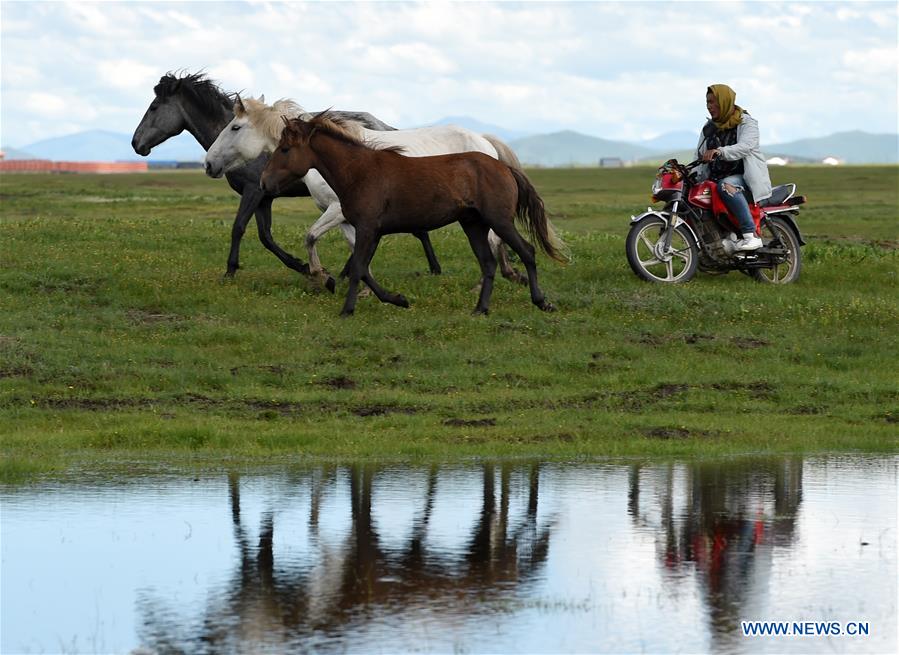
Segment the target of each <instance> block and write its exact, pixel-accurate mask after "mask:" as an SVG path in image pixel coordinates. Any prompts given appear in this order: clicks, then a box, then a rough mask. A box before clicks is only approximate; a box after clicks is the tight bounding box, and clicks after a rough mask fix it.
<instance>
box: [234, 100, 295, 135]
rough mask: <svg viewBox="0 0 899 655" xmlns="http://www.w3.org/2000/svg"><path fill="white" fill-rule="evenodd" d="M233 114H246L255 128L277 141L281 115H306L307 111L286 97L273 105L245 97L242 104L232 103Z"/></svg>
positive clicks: (280, 126)
mask: <svg viewBox="0 0 899 655" xmlns="http://www.w3.org/2000/svg"><path fill="white" fill-rule="evenodd" d="M234 115H235V116H237V117H240V118H242V117H244V116H246V117H247V119H248V120H249V121H250V124H251V125H252V126H253V127H254V128H255V129H256V130H258V131H259V132H260V133H261V134H263V135H264V136H265V137H266V138H268V139H270V140H272V141H274V142H276V143H277V141H278V139H280V138H281V132H282V130H284V121H283V120H282V119H281V117H282V116H286V117H287V118H296V117H298V116H305V115H308V112H307V111H306V110H305V109H303V108H302V107H301V106H300V105H298V104H297V103H296V102H294V101H293V100H290V99H288V98H282V99H281V100H278V101H277V102H275V104H273V105H267V104H265V102H264V101H263V100H262V99H261V98H260V99H259V100H256V99H255V98H247V99H246V100H244V101H243V106H241V103H240V102H237V103H235V104H234Z"/></svg>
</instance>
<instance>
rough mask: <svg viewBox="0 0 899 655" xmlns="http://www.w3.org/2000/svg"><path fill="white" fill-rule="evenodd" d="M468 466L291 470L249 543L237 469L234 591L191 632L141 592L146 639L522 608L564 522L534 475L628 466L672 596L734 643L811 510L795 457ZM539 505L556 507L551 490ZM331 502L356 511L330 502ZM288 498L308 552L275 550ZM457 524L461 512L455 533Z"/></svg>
mask: <svg viewBox="0 0 899 655" xmlns="http://www.w3.org/2000/svg"><path fill="white" fill-rule="evenodd" d="M574 468H577V467H574ZM466 471H467V472H466V475H467V478H465V479H464V480H463V481H462V484H461V485H460V482H459V470H458V469H455V470H450V471H448V472H441V470H440V469H439V468H438V467H437V466H432V467H430V469H425V470H418V471H416V470H411V471H410V470H409V469H405V470H390V469H386V468H378V467H375V466H372V465H362V466H353V467H349V468H344V467H335V466H329V467H322V468H319V469H315V470H308V471H301V472H298V473H293V474H291V476H292V477H290V478H288V479H287V480H286V481H285V482H286V484H285V485H284V486H283V488H289V489H293V490H294V491H297V490H299V492H300V493H301V495H302V503H298V502H297V498H298V496H296V495H294V497H293V499H291V498H289V497H287V496H284V495H283V489H281V488H279V489H272V490H271V491H270V492H269V491H267V492H266V493H267V494H268V495H269V496H270V501H271V502H269V503H268V504H267V506H266V508H265V509H263V510H262V511H261V512H260V518H259V528H258V532H256V533H255V534H257V535H258V539H253V538H251V536H250V534H251V533H254V530H253V527H254V526H255V521H248V517H247V515H245V510H244V508H243V507H242V505H241V477H240V476H239V475H238V474H237V473H232V474H230V476H229V479H228V483H229V484H228V492H229V506H230V511H231V521H232V527H233V539H234V543H235V545H236V548H237V551H238V553H239V555H238V557H237V563H236V565H235V568H234V570H233V571H232V573H231V574H230V576H229V577H228V579H227V581H226V584H225V589H223V590H222V591H221V592H220V593H208V594H207V596H206V597H207V599H208V600H207V606H206V607H205V609H203V610H202V612H201V613H200V614H201V618H200V619H199V620H198V621H194V622H192V623H190V624H184V623H182V622H181V617H180V616H179V614H178V612H177V611H174V610H173V609H172V608H171V607H170V605H169V603H168V602H167V601H166V600H164V599H161V598H159V597H158V596H157V595H155V594H153V593H152V591H148V590H142V591H140V592H139V596H138V614H139V627H138V633H139V638H140V642H141V644H142V645H143V646H144V647H145V648H148V649H150V650H151V651H153V652H158V653H182V652H190V653H221V652H235V653H237V652H260V651H266V652H268V651H271V652H283V651H289V650H292V649H297V648H300V649H303V650H316V649H328V648H329V647H332V648H334V647H336V648H337V649H341V648H343V647H345V643H344V645H343V646H341V644H342V643H343V642H342V641H341V639H342V637H343V636H344V635H345V634H346V633H347V631H354V630H355V631H357V632H358V631H364V630H365V628H366V625H367V623H366V622H367V621H370V620H371V619H372V618H373V617H376V616H377V615H379V614H381V615H390V614H393V618H392V620H393V621H394V622H395V623H391V624H390V626H394V627H395V628H396V629H398V630H402V629H403V628H406V627H407V626H408V625H410V624H411V623H412V622H414V621H415V618H416V617H421V616H428V613H429V612H431V613H432V614H431V615H432V616H433V613H434V612H437V613H445V612H447V611H448V613H449V614H451V615H453V616H459V617H462V616H465V615H468V614H472V613H477V612H479V611H480V610H479V608H484V607H486V606H488V605H489V604H490V603H491V602H492V601H499V602H504V601H505V600H507V599H510V598H514V596H513V595H512V594H514V592H515V590H517V589H519V590H520V589H523V588H525V587H527V586H528V585H530V584H532V583H535V582H537V581H539V579H540V577H541V576H543V575H544V569H545V567H546V563H547V561H548V556H549V553H550V550H551V546H552V535H553V530H554V528H556V526H557V524H558V523H559V521H560V520H561V518H560V517H559V516H558V515H557V512H556V511H555V510H553V511H549V510H547V509H546V507H544V506H542V504H541V503H545V502H546V501H545V500H544V501H540V499H539V496H540V493H539V492H540V490H541V479H543V480H544V485H543V486H544V488H545V489H549V490H551V489H552V487H553V485H552V480H553V479H554V477H555V475H557V474H558V475H560V477H561V479H562V480H564V478H565V477H566V476H567V475H569V474H573V475H574V476H575V477H577V476H578V475H579V474H580V473H585V474H586V476H587V477H588V478H589V479H591V480H593V483H595V484H597V485H601V486H602V487H603V488H605V486H606V485H608V487H609V488H613V487H618V485H619V484H620V482H623V481H624V480H623V479H622V475H623V474H624V472H625V471H627V483H628V489H627V500H626V507H625V506H624V503H623V502H622V505H621V507H620V512H622V513H624V512H625V511H626V512H627V515H628V516H629V518H630V523H631V525H632V526H633V528H634V530H635V531H636V532H638V533H644V534H651V535H652V538H653V539H654V540H655V543H656V558H657V562H658V565H659V568H660V570H662V571H663V576H662V578H663V581H662V584H663V586H664V585H670V586H671V588H672V590H673V591H674V592H675V595H677V591H678V590H679V589H681V588H682V587H681V585H684V584H692V583H694V582H695V584H697V585H698V586H699V587H700V590H699V594H698V597H699V598H700V599H701V602H702V603H703V604H704V605H705V606H706V609H707V612H705V613H704V614H706V615H707V616H708V617H709V620H710V624H711V625H710V626H709V632H710V633H711V634H712V635H713V637H712V639H713V640H715V639H717V638H718V637H719V636H720V637H721V638H722V639H724V638H727V636H728V635H729V636H730V637H731V638H732V637H733V635H734V633H735V630H736V628H737V627H738V626H739V621H740V620H741V619H745V618H746V617H747V616H748V615H752V613H753V603H754V601H755V600H757V599H758V600H759V601H760V602H763V601H764V597H765V596H766V595H767V593H768V590H767V581H768V578H769V577H770V573H771V568H772V553H773V552H774V550H776V549H777V548H781V547H789V546H790V545H791V544H792V543H793V540H794V531H795V526H796V519H797V513H798V510H799V505H800V503H801V500H802V461H801V460H799V459H796V460H789V459H788V460H771V461H769V460H751V461H748V462H747V461H741V462H727V463H720V462H712V463H690V464H672V465H668V466H659V465H651V466H650V465H646V466H642V465H633V466H631V467H630V468H629V469H624V468H623V467H620V466H609V467H605V468H602V469H600V470H598V471H597V470H596V469H593V468H590V467H584V471H580V470H579V469H578V470H574V471H572V467H569V468H567V469H566V468H564V467H559V468H558V469H557V470H553V469H552V465H545V464H520V463H514V464H513V463H502V464H499V465H494V464H485V465H483V466H480V467H478V468H476V469H472V468H469V469H467V470H466ZM442 473H443V475H442ZM547 477H549V478H550V484H549V485H547V484H546V478H547ZM559 481H561V480H557V482H559ZM443 485H446V486H443ZM387 486H389V487H391V488H392V489H394V490H395V489H397V488H400V489H402V490H403V494H404V497H405V498H406V499H407V500H408V499H412V498H414V499H415V503H414V505H415V514H416V515H415V519H414V521H412V524H411V529H409V530H406V531H402V530H401V531H400V532H401V533H402V537H401V538H396V535H395V534H388V533H389V532H391V531H392V527H395V524H393V526H392V527H391V525H390V522H389V521H386V522H379V520H378V517H379V516H381V517H383V516H384V513H382V514H380V515H379V514H378V508H377V507H376V502H377V500H378V499H379V498H384V497H387V496H389V494H385V496H380V495H379V489H383V488H385V487H387ZM478 487H480V488H479V489H478ZM441 490H444V491H445V492H446V496H447V497H448V502H449V503H450V504H452V505H454V507H455V509H456V510H459V509H460V507H461V508H462V510H463V511H468V510H470V512H469V513H470V514H472V516H470V517H469V518H470V519H471V520H470V522H469V523H468V524H467V526H468V527H467V530H465V531H464V535H463V536H461V537H460V538H459V541H458V544H457V545H451V544H449V543H448V541H449V539H448V538H447V537H446V534H447V531H446V530H445V528H446V527H447V526H446V524H444V525H443V526H442V527H443V528H444V532H443V533H440V529H441V526H439V525H435V524H434V514H435V507H439V506H440V505H441V503H444V507H445V503H447V500H446V499H444V500H441V498H440V492H441ZM279 494H281V496H280V497H278V496H279ZM544 495H545V496H549V497H550V498H551V497H552V493H551V491H544ZM338 497H340V498H343V499H344V500H345V501H347V502H343V501H341V502H335V499H336V498H338ZM285 498H287V500H286V501H285ZM621 498H622V500H623V499H624V494H622V496H621ZM464 499H470V500H471V501H472V502H471V504H470V505H465V500H464ZM291 503H293V504H294V505H297V504H301V505H302V507H303V508H304V509H303V516H304V517H305V519H304V520H305V522H306V525H305V534H306V539H307V540H308V544H307V546H308V548H307V550H306V551H304V552H303V554H302V556H301V557H297V553H296V552H293V553H291V548H290V545H287V547H285V544H284V541H283V537H282V541H281V542H280V546H279V547H276V545H275V544H276V540H275V534H276V524H277V519H278V517H281V516H286V514H285V513H284V509H285V507H288V506H290V504H291ZM307 504H308V508H307V507H306V505H307ZM257 505H258V504H257ZM463 506H464V507H463ZM335 508H339V509H340V511H342V512H344V513H345V514H348V516H346V515H345V516H343V520H345V521H346V523H345V527H344V528H341V529H337V530H335V529H334V526H335V521H336V520H337V518H336V517H335V516H334V514H336V513H338V512H335ZM257 509H258V507H257ZM395 509H396V508H395V507H393V508H388V509H387V511H386V513H387V514H391V515H392V514H395V513H396V512H395ZM538 509H539V510H540V511H538ZM250 511H251V512H252V510H250ZM438 513H439V512H438ZM291 516H293V517H294V519H295V517H296V516H297V514H293V515H291ZM567 518H568V519H569V520H575V521H577V520H582V519H586V518H589V517H576V516H573V517H567ZM460 522H461V520H460V518H459V515H458V514H457V515H454V518H453V519H452V521H451V523H452V528H453V529H458V526H459V525H460ZM248 523H251V524H252V525H248ZM278 525H280V524H278ZM291 528H293V529H294V530H295V529H296V526H295V525H294V526H290V525H288V522H287V521H286V520H285V521H284V525H283V528H279V529H282V530H283V531H284V532H285V534H286V533H288V532H290V531H291ZM394 531H395V530H394ZM254 542H255V543H254ZM585 548H586V550H585V551H584V553H585V555H588V554H590V555H596V553H597V552H598V551H597V550H596V548H597V545H596V544H595V543H593V544H588V545H585ZM299 550H302V549H299ZM435 608H436V609H435ZM382 629H383V627H382ZM363 633H364V632H363Z"/></svg>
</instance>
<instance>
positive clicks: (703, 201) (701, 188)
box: [687, 182, 715, 207]
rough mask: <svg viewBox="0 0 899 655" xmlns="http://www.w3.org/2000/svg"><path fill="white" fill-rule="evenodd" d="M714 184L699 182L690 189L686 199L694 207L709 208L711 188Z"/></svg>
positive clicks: (710, 204)
mask: <svg viewBox="0 0 899 655" xmlns="http://www.w3.org/2000/svg"><path fill="white" fill-rule="evenodd" d="M714 184H715V183H714V182H701V183H700V184H697V185H696V186H694V187H693V188H692V189H690V195H689V196H688V198H687V199H688V200H689V201H690V203H692V204H694V205H698V206H700V207H711V206H712V187H713V186H714Z"/></svg>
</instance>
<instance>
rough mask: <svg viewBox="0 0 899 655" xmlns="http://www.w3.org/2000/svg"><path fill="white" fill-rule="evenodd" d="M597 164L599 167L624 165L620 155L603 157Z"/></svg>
mask: <svg viewBox="0 0 899 655" xmlns="http://www.w3.org/2000/svg"><path fill="white" fill-rule="evenodd" d="M599 166H600V167H601V168H621V167H622V166H624V162H623V161H621V157H603V158H601V159H600V160H599Z"/></svg>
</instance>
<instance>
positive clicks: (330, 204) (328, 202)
mask: <svg viewBox="0 0 899 655" xmlns="http://www.w3.org/2000/svg"><path fill="white" fill-rule="evenodd" d="M282 116H286V117H287V118H296V117H300V118H303V119H308V118H311V117H312V114H310V113H308V112H306V111H305V110H304V109H303V108H302V107H301V106H300V105H298V104H297V103H295V102H294V101H293V100H287V99H283V100H278V101H277V102H275V103H274V104H273V105H266V104H265V96H261V97H260V98H259V99H258V100H256V99H253V98H247V99H246V100H244V99H242V98H241V97H240V96H238V97H237V101H236V102H235V104H234V119H233V120H232V121H231V122H230V123H228V125H226V126H225V128H224V129H223V130H222V131H221V133H220V134H219V136H218V138H217V139H216V140H215V142H214V143H213V144H212V146H211V147H210V148H209V151H208V152H207V153H206V172H207V174H209V175H210V176H211V177H216V178H217V177H221V176H222V175H224V174H225V173H227V172H228V171H230V170H233V169H235V168H239V167H240V166H243V165H244V164H246V163H247V162H249V161H253V160H254V159H256V158H257V157H259V156H260V155H261V154H263V153H271V152H272V151H273V150H274V149H275V148H276V147H277V145H278V141H279V139H280V138H281V132H282V131H283V129H284V120H283V119H282ZM345 127H347V128H348V129H349V130H350V131H355V136H357V137H358V138H360V139H361V140H363V141H366V142H370V143H373V144H377V145H378V147H390V146H399V147H402V148H403V154H404V155H407V156H410V157H423V156H428V155H446V154H452V153H457V152H469V151H474V152H482V153H484V154H486V155H489V156H490V157H493V158H494V159H499V160H500V161H502V162H504V163H506V164H508V165H510V166H514V167H516V168H521V164H520V162H519V161H518V158H517V157H516V156H515V153H513V152H512V150H511V148H509V147H508V146H507V145H506V144H504V143H503V142H502V141H500V140H499V139H497V138H496V137H493V136H491V135H481V134H477V133H475V132H472V131H471V130H467V129H465V128H463V127H458V126H456V125H442V126H438V127H422V128H418V129H413V130H391V131H389V132H386V131H384V132H382V131H377V130H370V129H367V128H366V127H364V126H363V125H361V124H358V123H347V124H345ZM375 174H376V171H375ZM303 182H304V183H305V184H306V186H307V187H308V189H309V193H310V195H311V196H312V199H313V200H314V201H315V204H316V205H317V206H318V208H319V210H321V211H322V215H321V216H320V217H319V219H318V220H317V221H315V223H314V224H313V225H312V227H311V228H309V231H308V232H307V233H306V248H307V250H308V252H309V273H310V274H312V275H317V276H319V277H324V278H325V279H326V280H327V281H326V285H327V286H328V288H329V289H332V290H333V287H334V282H333V279H332V278H330V276H328V275H327V273H326V272H325V270H324V268H323V267H322V264H321V261H320V260H319V258H318V253H317V252H316V249H315V245H316V243H317V242H318V240H319V239H320V238H321V237H322V235H324V234H325V233H326V232H328V231H329V230H332V229H334V228H335V227H339V228H340V229H341V230H342V231H343V234H344V237H345V238H346V240H347V243H348V244H349V247H350V252H352V250H353V247H354V245H355V241H356V232H355V229H354V228H353V226H352V225H350V224H349V223H347V222H346V219H345V218H344V216H343V212H342V211H341V208H340V200H339V199H338V198H337V194H336V193H334V191H333V190H332V189H331V187H330V186H328V183H327V182H325V180H324V178H322V176H321V175H319V173H318V171H316V170H314V169H313V170H310V171H309V173H308V174H307V175H306V177H305V178H303ZM489 241H490V249H491V250H492V251H493V254H494V256H495V257H496V258H497V260H498V262H499V264H500V268H501V271H502V274H503V275H504V276H505V277H507V278H510V279H513V280H515V281H517V282H523V281H526V278H524V276H522V275H521V274H520V273H519V272H518V271H516V270H515V269H514V268H512V266H511V264H510V263H509V260H508V256H507V255H506V252H505V248H504V247H503V242H502V240H501V239H500V238H499V237H498V236H497V235H496V234H494V233H493V232H492V231H491V232H490V234H489Z"/></svg>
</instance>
